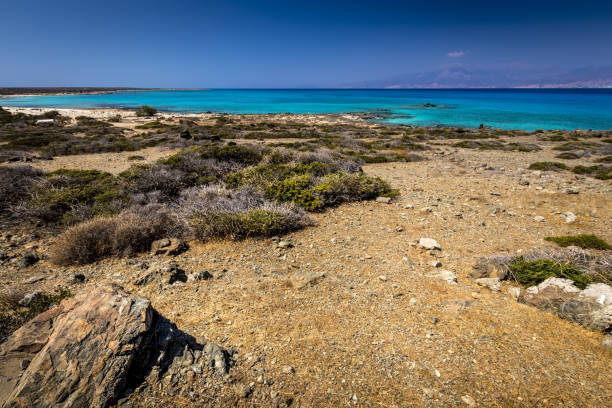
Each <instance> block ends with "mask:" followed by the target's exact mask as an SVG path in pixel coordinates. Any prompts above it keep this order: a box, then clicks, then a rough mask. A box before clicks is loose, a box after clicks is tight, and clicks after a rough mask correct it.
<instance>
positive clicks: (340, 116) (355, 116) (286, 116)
mask: <svg viewBox="0 0 612 408" xmlns="http://www.w3.org/2000/svg"><path fill="white" fill-rule="evenodd" d="M0 101H1V99H0ZM0 107H1V108H2V109H4V110H6V111H8V112H11V113H25V114H30V115H38V114H41V113H44V112H48V111H58V112H60V113H61V114H62V115H63V116H68V117H70V118H72V119H74V118H76V117H78V116H90V117H93V118H97V119H108V118H111V117H112V116H116V115H119V116H121V117H122V119H131V120H132V121H134V122H151V121H154V120H156V119H167V118H192V119H210V118H212V117H215V116H220V115H223V116H230V117H237V118H256V117H257V118H261V117H268V118H275V119H278V120H305V121H307V122H318V123H338V122H345V123H353V124H354V123H360V124H362V125H370V126H381V125H382V126H390V127H394V126H401V127H406V128H412V129H442V128H461V129H471V130H475V129H479V127H477V126H474V127H470V126H458V125H452V124H441V123H437V124H432V125H428V126H423V125H413V124H401V123H387V122H384V121H381V120H380V119H379V118H377V117H372V116H373V115H372V112H345V113H290V112H284V113H228V112H212V111H206V112H195V113H188V112H168V111H158V112H157V114H156V115H155V116H151V117H137V116H135V114H134V112H135V110H136V109H137V108H48V107H13V106H2V105H1V104H0ZM484 129H489V130H491V131H498V130H501V131H508V132H528V133H532V132H534V131H533V130H525V129H520V128H512V129H504V128H497V127H491V126H487V125H486V122H485V127H484ZM542 130H543V131H545V132H588V131H600V132H607V131H610V130H612V129H597V130H593V129H586V128H575V129H561V128H554V129H542Z"/></svg>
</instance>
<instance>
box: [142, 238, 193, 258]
mask: <svg viewBox="0 0 612 408" xmlns="http://www.w3.org/2000/svg"><path fill="white" fill-rule="evenodd" d="M188 249H189V245H188V244H187V243H186V242H184V241H183V240H182V239H179V238H164V239H158V240H157V241H154V242H153V244H151V254H152V255H168V256H175V255H180V254H182V253H183V252H185V251H187V250H188Z"/></svg>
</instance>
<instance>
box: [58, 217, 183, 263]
mask: <svg viewBox="0 0 612 408" xmlns="http://www.w3.org/2000/svg"><path fill="white" fill-rule="evenodd" d="M182 233H183V228H182V223H181V222H180V220H178V219H177V217H176V215H175V214H174V213H173V212H172V211H170V210H169V209H168V208H167V207H163V206H161V205H149V206H145V207H140V208H131V209H129V210H126V211H123V212H122V213H120V214H118V215H116V216H112V217H99V218H95V219H92V220H89V221H86V222H83V223H81V224H78V225H75V226H73V227H71V228H68V229H67V230H66V231H64V232H63V233H62V234H60V235H59V236H58V238H57V240H56V242H55V244H54V246H53V247H52V249H51V262H53V263H54V264H57V265H72V264H88V263H91V262H95V261H98V260H100V259H103V258H106V257H109V256H132V255H135V254H137V253H139V252H146V251H148V250H150V249H151V244H152V243H153V241H155V240H157V239H160V238H163V237H168V236H176V235H180V234H182Z"/></svg>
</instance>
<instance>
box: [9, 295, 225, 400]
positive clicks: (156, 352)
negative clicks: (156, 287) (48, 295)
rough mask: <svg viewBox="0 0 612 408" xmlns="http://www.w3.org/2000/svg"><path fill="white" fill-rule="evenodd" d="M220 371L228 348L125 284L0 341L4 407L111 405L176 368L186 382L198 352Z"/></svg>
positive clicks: (72, 303) (64, 306) (75, 301)
mask: <svg viewBox="0 0 612 408" xmlns="http://www.w3.org/2000/svg"><path fill="white" fill-rule="evenodd" d="M196 355H197V356H199V358H200V359H202V360H203V361H206V362H207V364H208V367H210V369H211V370H214V371H215V372H217V373H218V374H226V373H227V371H228V369H229V359H228V354H227V353H226V352H225V351H224V350H223V349H221V348H220V347H219V346H217V345H213V344H212V343H207V344H200V343H198V342H196V340H195V339H194V338H193V337H191V336H189V335H188V334H185V333H183V332H181V331H180V330H178V329H177V327H176V326H175V325H174V324H173V323H171V322H170V321H169V320H167V319H165V318H164V317H163V316H161V315H160V314H159V313H157V312H156V311H155V310H154V309H153V308H152V307H151V304H150V302H149V300H147V299H145V298H141V297H136V296H132V295H129V294H128V293H126V292H124V291H123V289H121V288H119V287H117V286H111V285H104V286H101V287H98V288H95V289H93V290H87V291H83V292H81V293H80V294H78V295H77V296H75V297H74V298H72V299H67V300H64V301H63V302H62V303H61V304H60V305H59V306H57V307H54V308H52V309H50V310H48V311H46V312H44V313H41V314H40V315H38V316H37V317H35V318H34V319H32V320H31V321H29V322H28V323H26V324H25V325H24V326H22V327H21V328H20V329H19V330H17V331H16V332H15V333H13V335H12V336H10V337H9V338H8V339H7V340H6V342H5V343H4V344H3V345H2V346H1V347H0V406H3V407H7V408H8V407H11V408H12V407H100V408H101V407H107V406H109V405H113V404H115V403H116V402H117V401H118V400H119V398H121V397H123V396H125V395H127V394H129V393H130V390H136V389H138V387H139V386H141V385H143V383H145V382H155V381H158V380H159V379H161V378H162V377H164V376H166V374H170V373H171V377H172V379H173V383H174V384H180V383H181V382H184V381H185V380H184V379H182V380H181V375H186V371H187V370H182V368H183V367H184V366H185V363H186V362H193V361H194V356H196Z"/></svg>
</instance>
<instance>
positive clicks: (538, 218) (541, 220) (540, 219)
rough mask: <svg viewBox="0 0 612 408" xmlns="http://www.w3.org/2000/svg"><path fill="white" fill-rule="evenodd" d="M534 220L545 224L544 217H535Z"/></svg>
mask: <svg viewBox="0 0 612 408" xmlns="http://www.w3.org/2000/svg"><path fill="white" fill-rule="evenodd" d="M533 220H534V221H535V222H544V217H542V216H541V215H536V216H535V217H533Z"/></svg>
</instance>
